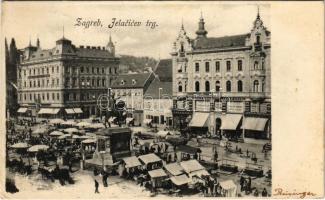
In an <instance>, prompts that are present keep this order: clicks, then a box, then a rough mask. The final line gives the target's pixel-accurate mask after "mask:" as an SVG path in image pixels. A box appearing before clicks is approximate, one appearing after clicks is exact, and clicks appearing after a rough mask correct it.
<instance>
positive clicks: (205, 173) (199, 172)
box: [189, 169, 210, 178]
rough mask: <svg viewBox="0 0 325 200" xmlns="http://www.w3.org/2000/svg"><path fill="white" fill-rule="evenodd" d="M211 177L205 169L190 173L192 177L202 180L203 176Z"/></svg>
mask: <svg viewBox="0 0 325 200" xmlns="http://www.w3.org/2000/svg"><path fill="white" fill-rule="evenodd" d="M209 175H210V174H209V172H208V171H207V170H205V169H200V170H197V171H194V172H191V173H189V176H190V177H193V176H197V177H200V178H201V177H202V176H209Z"/></svg>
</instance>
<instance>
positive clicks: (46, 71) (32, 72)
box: [19, 66, 60, 78]
mask: <svg viewBox="0 0 325 200" xmlns="http://www.w3.org/2000/svg"><path fill="white" fill-rule="evenodd" d="M55 71H56V73H59V72H60V67H59V66H56V67H55V66H52V67H41V68H34V69H22V70H19V78H21V74H23V75H24V76H26V75H29V76H36V75H45V74H50V72H51V73H52V74H54V73H55Z"/></svg>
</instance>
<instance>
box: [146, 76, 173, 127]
mask: <svg viewBox="0 0 325 200" xmlns="http://www.w3.org/2000/svg"><path fill="white" fill-rule="evenodd" d="M172 85H173V83H172V82H163V81H160V80H159V78H158V77H156V78H155V80H154V81H153V82H152V83H151V84H150V86H149V88H148V90H147V92H146V93H145V96H144V98H143V102H144V122H143V124H148V123H151V124H152V125H155V126H157V127H170V126H172V124H173V120H172V117H173V115H172V112H171V110H172V107H173V98H172Z"/></svg>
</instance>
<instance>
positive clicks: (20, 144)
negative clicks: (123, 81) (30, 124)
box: [11, 142, 28, 149]
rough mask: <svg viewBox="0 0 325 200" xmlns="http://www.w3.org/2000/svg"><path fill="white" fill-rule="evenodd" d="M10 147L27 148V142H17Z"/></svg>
mask: <svg viewBox="0 0 325 200" xmlns="http://www.w3.org/2000/svg"><path fill="white" fill-rule="evenodd" d="M11 148H15V149H25V148H28V144H27V143H25V142H19V143H16V144H13V145H11Z"/></svg>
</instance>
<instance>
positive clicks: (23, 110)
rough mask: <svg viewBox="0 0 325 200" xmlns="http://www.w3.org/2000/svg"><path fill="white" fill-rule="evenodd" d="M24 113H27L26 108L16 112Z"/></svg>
mask: <svg viewBox="0 0 325 200" xmlns="http://www.w3.org/2000/svg"><path fill="white" fill-rule="evenodd" d="M25 112H27V108H19V109H18V110H17V113H25Z"/></svg>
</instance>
